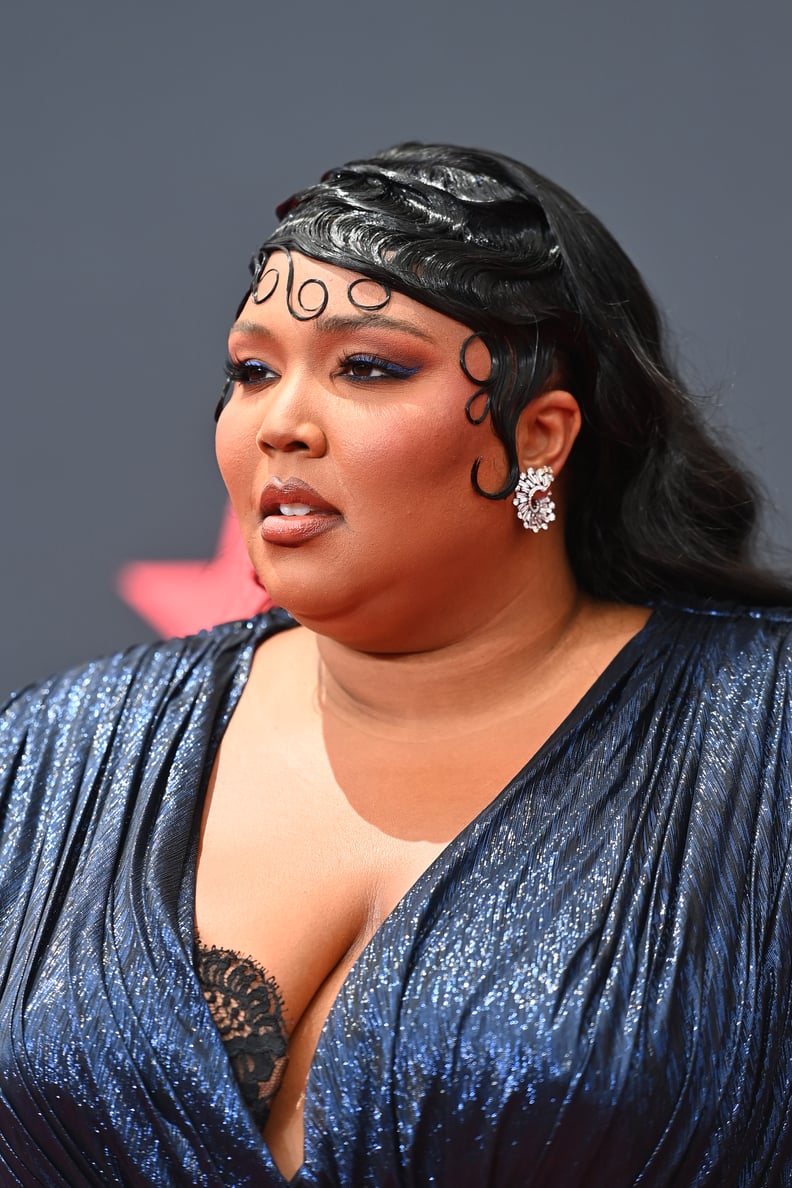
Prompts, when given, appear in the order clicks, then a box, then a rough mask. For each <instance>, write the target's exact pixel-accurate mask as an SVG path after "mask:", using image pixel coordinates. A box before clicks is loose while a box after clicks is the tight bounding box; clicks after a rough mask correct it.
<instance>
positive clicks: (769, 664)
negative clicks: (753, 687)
mask: <svg viewBox="0 0 792 1188" xmlns="http://www.w3.org/2000/svg"><path fill="white" fill-rule="evenodd" d="M656 615H657V619H658V624H657V625H658V627H659V628H660V631H661V636H662V635H665V637H666V640H665V642H666V644H667V646H668V648H669V649H670V650H672V651H673V650H675V649H679V650H680V651H681V652H683V653H687V654H688V656H689V658H690V659H695V660H697V661H699V662H701V663H703V664H706V665H707V666H708V667H709V668H710V669H714V668H721V667H723V668H732V669H735V670H736V669H746V668H751V667H753V668H754V669H755V671H757V672H759V671H761V672H762V673H763V674H765V675H769V674H772V673H774V672H775V673H777V674H778V675H779V676H781V677H783V676H784V675H786V674H788V673H789V671H790V666H792V608H786V607H779V608H767V607H752V606H742V605H734V604H723V603H701V604H692V605H681V604H662V605H660V606H659V607H658V608H657V610H656Z"/></svg>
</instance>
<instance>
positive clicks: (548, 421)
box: [516, 388, 582, 475]
mask: <svg viewBox="0 0 792 1188" xmlns="http://www.w3.org/2000/svg"><path fill="white" fill-rule="evenodd" d="M581 422H582V418H581V415H580V406H579V405H578V402H577V400H575V397H574V396H573V395H572V393H571V392H566V391H564V389H562V388H559V389H555V388H554V389H552V390H551V391H550V392H542V394H541V395H540V396H536V397H535V398H534V399H533V400H532V401H531V403H530V404H529V405H528V407H527V408H526V409H525V410H524V411H523V413H522V415H521V416H520V420H519V422H518V424H517V434H516V441H517V460H518V462H519V464H520V470H525V469H526V468H527V467H528V466H552V468H553V471H554V473H555V474H556V475H559V474H560V473H561V471H562V469H563V467H564V464H565V462H566V460H567V458H568V457H569V453H570V450H571V449H572V446H573V445H574V444H575V438H576V437H577V435H578V433H579V432H580V426H581Z"/></svg>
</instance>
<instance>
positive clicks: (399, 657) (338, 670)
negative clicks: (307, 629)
mask: <svg viewBox="0 0 792 1188" xmlns="http://www.w3.org/2000/svg"><path fill="white" fill-rule="evenodd" d="M526 603H529V604H530V605H526ZM590 606H591V603H590V600H589V599H588V598H587V597H586V596H584V595H581V594H580V592H579V591H578V590H577V588H576V587H575V586H574V583H573V582H572V581H571V578H570V579H569V580H568V581H567V582H565V583H562V584H561V588H557V589H555V590H547V589H546V590H545V591H544V594H543V597H541V598H536V597H535V596H534V597H531V598H518V599H515V600H514V601H513V602H511V603H509V604H507V605H505V606H503V607H502V608H500V609H499V611H498V612H497V613H496V614H495V615H493V616H492V617H490V618H489V619H487V620H486V621H485V622H482V623H480V624H477V625H476V626H475V628H474V629H472V630H469V631H467V632H465V633H462V634H460V635H458V637H457V638H454V639H452V640H450V641H444V642H443V644H442V645H441V646H439V647H437V648H434V649H427V650H422V651H419V652H409V651H404V652H392V653H390V652H389V653H388V654H382V653H370V652H365V651H359V650H356V649H354V648H352V647H349V646H348V645H346V644H344V643H340V642H338V641H337V640H333V639H330V638H328V637H325V636H317V637H316V640H317V648H318V653H319V697H320V702H321V706H322V710H323V712H326V713H327V712H329V713H332V714H334V715H337V716H339V717H343V718H344V719H345V720H347V721H354V722H356V723H357V724H360V725H367V726H368V728H369V729H374V730H377V731H378V732H379V731H384V732H386V733H387V732H390V731H391V730H394V731H396V732H399V731H400V730H404V729H405V728H409V730H410V732H411V737H416V732H417V733H418V734H423V733H426V734H431V733H432V732H433V731H436V730H437V729H440V728H442V727H443V726H447V725H448V724H449V723H453V722H454V721H460V720H464V721H465V722H466V723H467V725H468V727H473V726H474V724H478V725H486V723H487V721H488V720H489V719H500V718H502V716H503V713H504V709H508V708H509V707H511V706H513V704H514V702H515V701H516V700H517V699H518V698H523V699H524V697H525V689H526V678H527V677H530V678H531V680H532V681H541V680H542V679H547V678H548V677H550V678H552V673H553V671H554V670H555V669H556V666H557V664H558V661H559V659H560V657H561V656H563V654H564V651H565V649H566V648H567V646H568V645H569V644H570V643H571V641H572V640H573V638H574V637H575V636H576V634H577V632H578V630H579V627H580V625H581V622H582V619H583V618H584V617H585V615H586V613H587V611H588V610H589V608H590Z"/></svg>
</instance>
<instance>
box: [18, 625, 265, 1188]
mask: <svg viewBox="0 0 792 1188" xmlns="http://www.w3.org/2000/svg"><path fill="white" fill-rule="evenodd" d="M286 622H287V620H286V617H285V616H283V615H282V614H281V615H278V614H277V613H274V614H272V615H270V616H264V617H263V618H262V619H259V620H253V621H251V622H249V623H246V624H244V623H243V624H235V625H229V626H227V627H224V628H222V629H219V630H215V631H214V632H211V633H205V634H203V635H201V636H198V637H193V638H191V639H188V640H181V641H173V642H169V643H167V644H161V645H157V646H155V647H141V648H137V649H133V650H131V651H128V652H125V653H123V654H120V655H118V656H114V657H112V658H110V659H107V660H103V661H99V662H96V663H93V664H91V665H88V666H86V667H84V668H82V669H79V670H76V671H74V672H71V673H69V674H67V675H65V676H61V677H58V678H53V679H51V680H49V681H47V682H44V683H43V684H41V685H38V686H36V687H33V688H29V689H27V690H24V691H23V692H21V693H20V694H18V695H17V696H15V697H14V698H12V699H11V701H10V703H9V704H8V705H7V706H6V708H5V711H4V713H3V715H2V718H1V719H0V930H1V931H0V936H1V937H2V942H1V947H0V1182H1V1183H2V1184H3V1185H14V1184H19V1185H33V1184H35V1185H41V1184H46V1185H48V1186H50V1185H52V1186H56V1185H63V1186H64V1188H65V1186H66V1185H68V1186H69V1188H76V1186H82V1185H97V1186H99V1185H102V1186H103V1188H106V1186H107V1185H109V1184H135V1185H163V1184H184V1185H188V1184H190V1185H221V1184H232V1183H233V1184H239V1185H246V1184H254V1183H255V1184H264V1185H266V1183H267V1178H266V1174H265V1169H264V1168H263V1166H262V1163H261V1141H260V1137H259V1135H258V1134H257V1133H256V1132H255V1131H254V1130H253V1128H252V1126H251V1123H250V1119H249V1116H248V1114H247V1111H246V1110H245V1108H244V1105H243V1104H242V1102H241V1099H240V1097H239V1094H238V1092H237V1089H236V1085H235V1083H234V1081H233V1078H232V1076H231V1074H230V1071H229V1068H228V1063H227V1060H226V1058H225V1054H224V1052H223V1050H222V1044H221V1042H220V1040H219V1037H218V1035H217V1033H216V1029H215V1028H214V1027H213V1026H212V1025H211V1023H210V1021H209V1019H208V1016H207V1013H206V1004H205V1000H204V999H203V996H202V994H201V992H200V988H199V987H198V985H197V982H196V979H195V977H194V975H193V971H192V964H191V963H192V937H193V893H194V866H195V853H196V840H197V824H198V818H199V816H200V806H201V799H202V795H203V792H204V789H205V786H206V781H207V778H208V773H209V770H210V768H211V763H212V759H213V755H214V751H215V749H216V746H217V743H218V741H219V737H220V734H221V732H222V730H223V728H224V725H225V723H226V721H227V719H228V716H229V715H230V713H231V711H232V709H233V706H234V704H235V702H236V699H237V697H238V695H239V692H240V691H241V687H242V685H243V684H244V680H245V679H246V675H247V669H248V666H249V661H250V656H251V654H252V649H253V647H254V645H255V643H256V642H258V641H259V640H260V639H262V638H264V637H265V636H266V634H267V633H268V632H270V631H272V630H277V629H278V628H279V627H281V626H284V625H286Z"/></svg>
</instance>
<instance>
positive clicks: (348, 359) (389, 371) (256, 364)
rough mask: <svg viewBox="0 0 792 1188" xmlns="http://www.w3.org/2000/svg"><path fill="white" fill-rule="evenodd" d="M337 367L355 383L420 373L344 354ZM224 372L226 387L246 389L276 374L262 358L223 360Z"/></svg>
mask: <svg viewBox="0 0 792 1188" xmlns="http://www.w3.org/2000/svg"><path fill="white" fill-rule="evenodd" d="M336 366H337V369H338V374H339V375H341V376H344V377H345V378H347V379H350V380H352V381H353V382H354V383H365V382H374V383H377V382H381V381H382V380H406V379H410V377H411V376H413V375H415V374H416V372H418V371H419V370H420V368H419V367H405V366H403V365H402V364H401V363H394V362H393V361H392V360H390V359H383V358H381V357H380V356H379V355H367V354H357V355H343V356H342V357H341V358H340V359H339V360H338V363H337V365H336ZM224 371H225V377H226V382H227V383H228V384H241V385H242V387H247V388H251V387H256V386H257V385H259V384H264V383H267V382H268V381H269V380H273V379H278V373H277V372H276V371H274V370H273V369H272V368H271V367H270V366H269V365H268V364H267V363H264V362H263V361H262V360H261V359H241V360H236V359H226V362H225V368H224Z"/></svg>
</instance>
